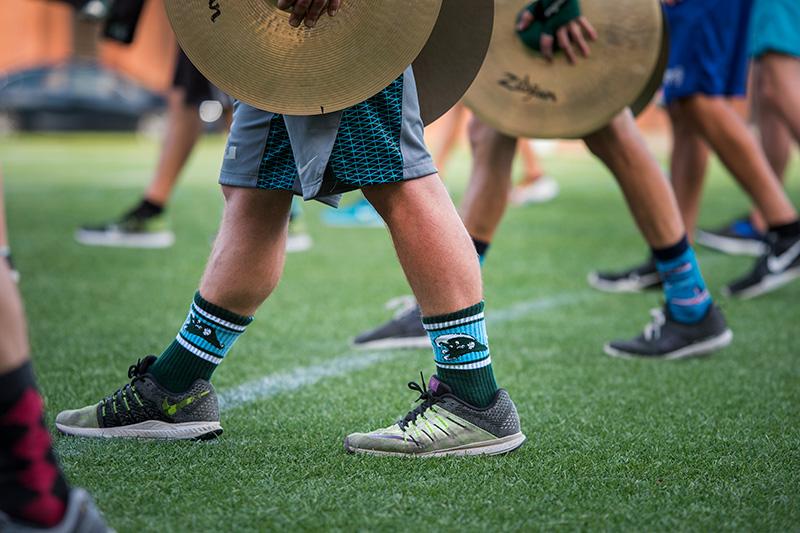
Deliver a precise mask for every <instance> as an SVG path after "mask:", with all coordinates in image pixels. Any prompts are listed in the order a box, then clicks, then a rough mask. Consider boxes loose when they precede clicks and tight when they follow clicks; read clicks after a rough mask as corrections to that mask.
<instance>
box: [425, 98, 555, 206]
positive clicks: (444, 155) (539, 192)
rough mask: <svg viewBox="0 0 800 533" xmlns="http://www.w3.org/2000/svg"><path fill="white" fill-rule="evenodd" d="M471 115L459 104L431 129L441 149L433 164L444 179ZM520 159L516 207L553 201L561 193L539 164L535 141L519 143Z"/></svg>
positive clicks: (513, 195) (514, 195)
mask: <svg viewBox="0 0 800 533" xmlns="http://www.w3.org/2000/svg"><path fill="white" fill-rule="evenodd" d="M469 117H470V112H469V110H468V109H467V106H466V105H464V104H463V103H459V104H457V105H456V106H455V107H454V108H453V109H451V110H450V111H448V112H447V113H446V114H445V115H444V116H443V117H442V118H440V119H439V121H437V122H436V124H435V125H432V126H431V127H430V128H429V129H430V130H432V132H433V134H434V135H435V136H436V137H437V141H438V144H439V147H438V148H437V149H436V150H435V151H434V156H433V160H434V161H436V166H437V167H438V168H439V172H440V173H441V174H442V176H447V166H448V165H449V163H450V159H451V158H452V156H453V153H454V152H455V149H456V148H457V146H458V143H459V141H460V139H461V137H462V136H463V135H464V133H465V132H466V130H467V123H468V122H469ZM519 156H520V157H521V158H522V171H523V175H522V179H521V180H520V181H519V183H518V184H517V185H516V186H515V187H514V188H513V189H512V191H511V203H513V204H514V205H529V204H541V203H545V202H549V201H550V200H554V199H555V198H556V197H557V196H558V193H559V186H558V182H556V180H554V179H553V178H552V177H550V176H548V175H547V173H546V172H545V171H544V169H543V167H542V165H541V164H540V162H539V158H538V157H537V155H536V150H534V148H533V144H532V141H530V140H529V139H520V141H519Z"/></svg>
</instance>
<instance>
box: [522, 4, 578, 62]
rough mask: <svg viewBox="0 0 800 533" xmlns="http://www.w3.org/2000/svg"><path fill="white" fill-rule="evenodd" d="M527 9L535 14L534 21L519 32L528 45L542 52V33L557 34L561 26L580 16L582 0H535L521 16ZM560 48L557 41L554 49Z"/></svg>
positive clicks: (526, 9)
mask: <svg viewBox="0 0 800 533" xmlns="http://www.w3.org/2000/svg"><path fill="white" fill-rule="evenodd" d="M526 11H527V12H529V13H530V14H532V15H533V22H532V23H531V25H530V26H528V27H527V28H526V29H524V30H522V31H518V32H517V34H518V35H519V38H520V39H522V42H523V43H525V44H526V45H527V46H528V47H530V48H532V49H534V50H536V51H537V52H540V51H541V49H540V47H539V43H540V42H541V39H542V35H555V33H556V31H558V29H559V28H560V27H561V26H565V25H566V24H568V23H570V22H572V21H573V20H575V19H577V18H578V17H580V16H581V4H580V0H535V1H534V2H531V3H530V4H528V6H527V7H526V8H525V9H524V10H523V12H522V13H520V18H521V17H522V15H523V14H524V13H525V12H526ZM558 49H559V46H558V41H556V42H554V43H553V50H558Z"/></svg>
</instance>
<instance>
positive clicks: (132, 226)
mask: <svg viewBox="0 0 800 533" xmlns="http://www.w3.org/2000/svg"><path fill="white" fill-rule="evenodd" d="M75 240H76V241H78V242H79V243H81V244H84V245H86V246H109V247H115V248H169V247H170V246H172V245H173V244H175V234H174V233H173V232H172V230H171V229H170V227H169V220H168V219H167V217H166V215H164V214H163V213H162V214H159V215H152V216H142V215H140V214H139V213H138V212H137V210H136V209H134V210H133V211H131V212H129V213H126V214H125V215H123V216H122V217H121V218H120V219H119V220H116V221H114V222H109V223H105V224H97V225H86V226H81V227H80V228H78V230H77V231H76V232H75Z"/></svg>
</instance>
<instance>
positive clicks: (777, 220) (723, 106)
mask: <svg viewBox="0 0 800 533" xmlns="http://www.w3.org/2000/svg"><path fill="white" fill-rule="evenodd" d="M672 106H674V107H676V108H678V109H680V110H681V111H683V112H686V113H687V115H688V116H689V118H690V125H692V126H694V128H695V129H696V131H697V132H698V133H700V134H701V135H702V136H703V138H704V139H705V140H706V141H707V142H708V144H709V145H710V146H711V147H712V148H713V149H714V151H715V152H716V154H717V155H718V156H719V158H720V159H721V160H722V162H723V164H724V165H725V167H726V168H727V169H728V170H729V171H730V172H731V174H733V175H734V177H735V178H736V180H737V181H738V182H739V184H740V185H741V186H742V188H743V189H744V190H745V191H746V192H747V193H748V194H749V195H750V197H751V198H752V199H753V201H754V203H755V204H756V206H757V207H758V208H759V210H760V211H761V213H762V214H763V215H764V217H765V219H766V221H767V223H768V224H769V225H770V226H778V225H782V224H788V223H790V222H793V221H795V220H797V211H795V209H794V206H792V204H791V202H790V201H789V199H788V197H787V196H786V193H785V192H784V190H783V188H782V187H781V184H780V182H779V181H778V179H777V177H776V176H775V173H774V172H773V171H772V168H771V167H770V166H769V163H768V162H767V158H766V156H765V155H764V152H763V151H762V150H761V148H760V146H759V145H758V143H757V141H756V139H755V137H753V136H752V135H751V134H750V131H749V130H748V129H747V125H746V124H745V122H744V121H743V120H742V119H741V117H739V115H738V114H737V113H736V111H734V109H733V108H732V107H731V106H730V104H729V103H728V102H727V101H725V99H723V98H717V97H708V96H701V95H696V96H692V97H690V98H686V99H683V100H680V101H678V102H675V103H673V104H672Z"/></svg>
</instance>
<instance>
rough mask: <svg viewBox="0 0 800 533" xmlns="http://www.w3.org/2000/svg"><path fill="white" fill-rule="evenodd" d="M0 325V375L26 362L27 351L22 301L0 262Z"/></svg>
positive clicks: (8, 272) (3, 264) (2, 262)
mask: <svg viewBox="0 0 800 533" xmlns="http://www.w3.org/2000/svg"><path fill="white" fill-rule="evenodd" d="M0 324H2V335H0V374H5V373H7V372H10V371H11V370H13V369H15V368H18V367H20V366H21V365H22V364H23V363H24V362H25V361H27V360H28V351H29V347H28V334H27V329H26V326H25V314H24V311H23V309H22V300H21V299H20V297H19V291H18V290H17V286H16V284H15V283H14V282H13V281H12V280H11V271H10V270H9V268H8V265H7V264H6V262H5V261H0Z"/></svg>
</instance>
